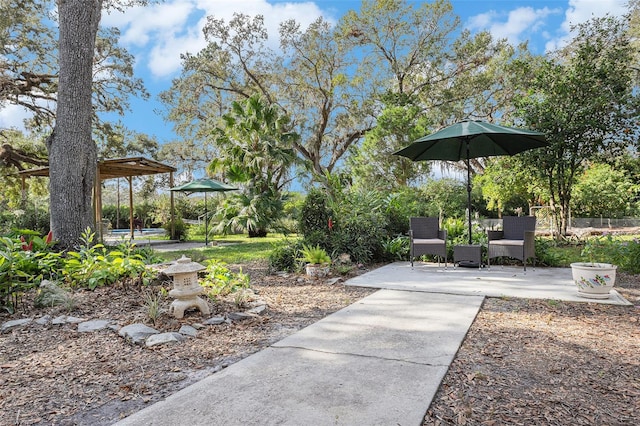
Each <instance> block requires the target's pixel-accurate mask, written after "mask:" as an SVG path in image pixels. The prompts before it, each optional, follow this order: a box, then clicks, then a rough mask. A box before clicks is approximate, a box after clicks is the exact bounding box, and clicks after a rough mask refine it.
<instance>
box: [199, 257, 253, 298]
mask: <svg viewBox="0 0 640 426" xmlns="http://www.w3.org/2000/svg"><path fill="white" fill-rule="evenodd" d="M200 284H201V285H202V286H203V287H204V288H205V291H206V293H207V296H209V298H210V299H213V300H215V298H216V297H217V296H226V295H227V294H230V293H234V292H237V291H239V290H242V289H246V288H249V275H247V274H244V273H243V272H242V271H240V272H232V271H231V270H230V269H229V268H228V267H227V264H226V263H224V262H220V261H218V260H211V261H209V262H208V263H207V269H206V270H205V271H204V276H203V278H202V280H200Z"/></svg>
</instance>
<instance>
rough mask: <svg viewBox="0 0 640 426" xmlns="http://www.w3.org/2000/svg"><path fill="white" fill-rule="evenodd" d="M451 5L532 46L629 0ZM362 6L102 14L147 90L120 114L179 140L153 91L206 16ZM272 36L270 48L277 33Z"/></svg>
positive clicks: (296, 4)
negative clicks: (132, 59)
mask: <svg viewBox="0 0 640 426" xmlns="http://www.w3.org/2000/svg"><path fill="white" fill-rule="evenodd" d="M415 3H419V2H415ZM451 4H452V5H453V8H454V13H456V14H457V15H458V16H460V18H461V20H462V23H463V26H464V27H465V28H468V29H469V30H471V31H472V32H477V31H481V30H485V29H486V30H489V31H490V32H491V33H492V34H493V35H494V36H495V37H498V38H507V39H508V40H509V41H511V42H513V43H517V42H521V41H525V40H528V41H529V45H530V48H531V50H532V51H533V52H535V53H544V52H545V51H549V50H553V49H555V48H557V47H558V46H561V45H562V44H563V42H564V41H565V40H567V39H568V37H569V27H570V26H571V25H572V24H577V23H580V22H584V21H586V20H587V19H589V18H590V17H592V16H603V15H604V14H606V13H610V14H613V15H621V14H623V13H625V12H626V6H625V4H626V0H529V1H518V0H494V1H480V0H451ZM359 7H360V0H316V1H297V0H165V1H164V2H162V3H160V4H155V5H153V6H147V7H134V8H131V9H128V10H127V11H126V12H124V13H110V14H104V15H103V18H102V23H103V25H108V26H117V27H118V28H120V30H121V33H122V37H121V44H122V45H123V46H125V47H126V48H127V49H129V51H130V52H131V53H132V54H133V55H134V56H135V58H136V65H135V72H136V75H137V77H139V78H142V79H143V81H144V82H145V85H146V87H147V90H148V91H149V92H150V93H151V99H150V100H148V101H145V100H141V99H133V100H132V111H131V112H129V113H127V115H126V117H125V118H124V119H123V121H124V123H125V124H126V125H127V126H128V127H130V128H131V129H133V130H136V131H139V132H144V133H147V134H149V135H152V136H155V137H156V138H157V140H158V141H159V142H160V143H163V142H168V141H171V140H176V136H175V134H174V133H173V132H172V125H171V123H166V122H164V121H163V119H162V117H161V116H160V115H158V114H156V113H155V111H156V110H157V109H161V108H162V106H161V105H160V104H159V103H158V102H157V95H158V94H159V93H160V92H162V91H164V90H166V89H168V88H169V87H170V85H171V80H172V79H173V78H175V77H177V76H179V74H180V54H181V53H184V52H187V51H188V52H191V53H195V52H197V51H199V50H200V49H202V48H203V47H204V45H205V43H204V37H203V36H202V31H201V29H202V27H203V25H204V22H205V20H206V16H207V15H215V16H216V17H218V18H224V19H225V20H228V19H229V18H231V16H232V14H233V13H234V12H243V13H245V14H248V15H256V14H261V15H263V16H264V17H265V23H266V24H267V27H268V28H269V30H270V34H274V35H276V34H277V32H276V30H277V26H278V24H279V22H281V21H282V20H285V19H290V18H293V19H296V20H297V21H298V22H300V23H301V24H302V25H305V24H308V23H310V22H312V21H313V20H315V19H316V18H317V17H318V16H320V15H322V16H324V17H325V18H326V19H328V20H330V21H333V22H336V21H337V20H338V19H339V18H340V16H342V15H343V14H344V13H345V12H346V11H347V10H349V9H356V10H357V9H359ZM272 38H273V39H274V47H275V46H276V45H277V38H276V37H273V36H272ZM25 115H26V112H25V111H21V110H19V109H18V108H16V107H11V106H9V107H6V108H4V109H2V110H0V127H17V128H21V127H22V125H21V122H22V119H23V118H24V117H25Z"/></svg>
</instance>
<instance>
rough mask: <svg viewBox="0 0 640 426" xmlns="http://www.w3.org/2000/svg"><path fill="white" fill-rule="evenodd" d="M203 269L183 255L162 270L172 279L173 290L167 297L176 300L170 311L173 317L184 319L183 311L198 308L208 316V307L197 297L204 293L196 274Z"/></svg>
mask: <svg viewBox="0 0 640 426" xmlns="http://www.w3.org/2000/svg"><path fill="white" fill-rule="evenodd" d="M204 269H206V268H205V267H204V266H202V265H201V264H199V263H197V262H192V261H191V259H190V258H188V257H185V256H184V255H183V256H182V258H180V259H178V260H177V261H176V263H174V264H173V265H171V266H169V267H168V268H167V269H165V270H164V273H165V274H167V275H169V276H171V277H173V290H171V291H170V292H169V296H171V297H173V298H175V299H176V300H174V301H173V302H172V303H171V309H170V312H171V314H172V315H173V316H174V317H176V318H182V317H184V311H186V310H187V309H189V308H198V309H199V310H200V312H202V314H204V315H209V305H208V304H207V302H206V301H205V300H203V299H201V298H199V297H198V296H199V295H200V294H203V293H204V288H203V287H202V286H201V285H200V284H199V283H198V272H199V271H202V270H204Z"/></svg>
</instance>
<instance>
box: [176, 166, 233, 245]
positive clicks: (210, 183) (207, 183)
mask: <svg viewBox="0 0 640 426" xmlns="http://www.w3.org/2000/svg"><path fill="white" fill-rule="evenodd" d="M237 189H238V188H234V187H232V186H229V185H226V184H224V183H222V182H218V181H217V180H213V179H208V178H205V179H198V180H194V181H192V182H189V183H185V184H184V185H180V186H176V187H174V188H171V189H170V191H176V192H184V193H186V194H187V195H189V194H193V193H194V192H204V245H205V246H209V216H208V211H207V193H208V192H226V191H236V190H237Z"/></svg>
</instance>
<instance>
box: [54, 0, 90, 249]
mask: <svg viewBox="0 0 640 426" xmlns="http://www.w3.org/2000/svg"><path fill="white" fill-rule="evenodd" d="M101 10H102V0H58V16H59V25H60V39H59V55H60V56H59V65H60V77H59V89H58V103H57V112H56V125H55V128H54V131H53V133H52V134H51V136H50V137H49V139H48V140H47V150H48V151H49V177H50V182H49V190H50V196H51V230H52V231H53V235H54V238H55V239H56V240H58V241H59V242H60V244H61V245H62V247H64V248H70V247H73V246H75V245H77V243H78V241H79V239H80V235H81V234H82V231H83V230H84V229H85V228H87V227H92V228H93V227H94V218H93V208H92V205H93V204H92V202H91V201H92V195H93V187H94V182H95V178H96V161H97V148H96V144H95V142H94V141H93V139H92V138H91V130H92V128H91V118H92V104H91V86H92V75H93V56H94V47H95V40H96V33H97V30H98V24H99V22H100V13H101Z"/></svg>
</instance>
